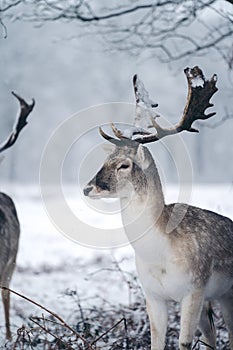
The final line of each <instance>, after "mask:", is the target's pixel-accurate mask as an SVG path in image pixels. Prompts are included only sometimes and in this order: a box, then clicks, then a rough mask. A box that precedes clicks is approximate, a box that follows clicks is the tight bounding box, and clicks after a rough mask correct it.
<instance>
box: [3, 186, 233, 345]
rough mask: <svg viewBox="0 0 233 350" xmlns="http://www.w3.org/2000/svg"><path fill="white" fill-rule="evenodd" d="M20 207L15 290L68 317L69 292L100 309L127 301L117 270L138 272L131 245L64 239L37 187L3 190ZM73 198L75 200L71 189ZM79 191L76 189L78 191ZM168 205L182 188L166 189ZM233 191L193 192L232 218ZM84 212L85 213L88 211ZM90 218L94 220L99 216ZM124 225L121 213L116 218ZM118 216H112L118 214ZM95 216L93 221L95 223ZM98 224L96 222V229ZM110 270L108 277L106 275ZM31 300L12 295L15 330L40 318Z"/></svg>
mask: <svg viewBox="0 0 233 350" xmlns="http://www.w3.org/2000/svg"><path fill="white" fill-rule="evenodd" d="M2 187H3V188H4V189H6V193H8V194H10V195H11V196H12V197H13V198H14V200H15V203H16V206H17V211H18V215H19V218H20V222H21V238H20V247H19V253H18V258H17V268H16V271H15V273H14V276H13V279H12V284H11V288H12V289H14V290H16V291H18V292H20V293H22V294H24V295H26V296H28V297H30V298H32V299H34V300H35V301H37V302H39V303H41V304H43V305H44V306H45V307H48V308H49V309H51V310H53V311H55V312H56V313H58V314H59V315H61V316H62V317H64V318H65V319H69V317H70V315H71V314H72V313H73V312H74V309H75V306H74V300H72V298H70V297H67V291H69V290H75V291H77V293H78V296H79V298H80V300H82V301H83V303H84V304H85V303H93V302H95V303H96V305H98V298H99V297H100V296H101V298H103V299H105V300H108V301H109V302H111V303H115V304H117V303H122V304H124V303H128V302H129V289H128V285H127V283H122V279H123V277H122V272H121V271H120V270H119V269H116V264H115V262H114V261H118V262H119V265H120V267H121V269H122V271H128V272H132V271H133V272H134V271H135V266H134V258H133V251H132V248H131V247H130V246H129V245H126V246H125V247H122V248H118V249H105V250H103V249H91V248H87V247H84V246H81V245H79V244H77V243H74V242H73V241H71V240H69V239H67V238H66V237H64V236H63V235H62V234H61V233H60V232H58V231H57V229H56V227H55V226H53V224H52V223H51V221H50V219H49V217H48V215H47V214H46V212H45V209H44V206H43V203H42V200H41V197H40V192H39V190H38V188H35V187H25V188H21V187H19V186H11V187H9V188H7V186H6V187H5V186H2ZM67 193H69V198H68V200H69V201H70V202H71V203H72V202H74V201H75V198H76V197H75V198H74V195H72V191H68V192H67ZM73 193H75V191H73ZM165 193H166V199H167V202H168V203H170V202H174V201H176V200H177V198H178V189H177V188H176V187H175V186H168V187H167V188H166V190H165ZM232 194H233V188H232V186H230V185H199V186H195V187H194V188H193V191H192V199H191V203H190V204H193V205H197V206H200V207H202V208H206V209H210V210H214V211H217V212H219V213H221V214H223V215H226V216H229V217H230V218H233V203H232ZM76 200H77V201H78V203H77V208H79V207H80V208H81V207H82V205H83V198H82V197H80V198H79V199H76ZM84 211H85V210H84ZM88 215H89V221H90V220H93V221H95V220H96V218H97V217H98V213H95V215H94V216H91V215H90V213H89V214H88ZM114 215H115V218H114V221H115V223H117V224H118V225H119V226H120V225H121V219H120V216H119V213H116V214H114ZM114 215H113V216H114ZM90 218H92V219H90ZM111 220H112V217H111V216H109V215H104V214H103V213H102V214H101V216H100V218H99V224H100V223H101V222H102V224H103V225H106V221H107V222H108V224H109V222H111ZM94 225H95V222H93V226H94ZM106 272H107V273H106ZM41 313H42V311H41V310H39V309H36V308H35V307H34V306H32V305H31V304H29V303H28V302H26V301H24V300H22V299H20V298H18V297H16V296H14V295H13V296H12V306H11V320H12V330H13V332H16V330H17V328H18V327H20V326H21V325H22V323H23V322H25V319H27V318H28V317H29V316H30V315H32V314H33V315H35V314H37V315H41ZM3 335H4V319H3V313H2V312H1V313H0V342H1V340H2V341H3V339H4V338H1V337H3Z"/></svg>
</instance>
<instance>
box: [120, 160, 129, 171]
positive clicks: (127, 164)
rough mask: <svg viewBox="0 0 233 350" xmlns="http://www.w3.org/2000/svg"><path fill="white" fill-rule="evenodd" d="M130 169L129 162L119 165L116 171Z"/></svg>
mask: <svg viewBox="0 0 233 350" xmlns="http://www.w3.org/2000/svg"><path fill="white" fill-rule="evenodd" d="M129 167H130V163H129V162H125V163H121V164H120V165H119V166H118V168H117V170H123V169H128V168H129Z"/></svg>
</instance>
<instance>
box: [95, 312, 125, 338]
mask: <svg viewBox="0 0 233 350" xmlns="http://www.w3.org/2000/svg"><path fill="white" fill-rule="evenodd" d="M123 321H125V318H124V317H123V318H122V319H121V320H120V321H118V322H117V323H115V324H114V325H113V326H112V327H111V328H109V329H108V330H107V331H106V332H104V333H103V334H101V335H100V336H99V337H98V338H97V339H95V340H94V341H93V342H92V343H91V345H94V344H95V343H97V342H98V341H99V340H100V339H102V338H103V337H104V336H105V335H107V334H108V333H109V332H111V331H112V330H113V329H114V328H116V327H117V326H118V325H119V324H120V323H121V322H123Z"/></svg>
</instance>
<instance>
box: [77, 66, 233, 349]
mask: <svg viewBox="0 0 233 350" xmlns="http://www.w3.org/2000/svg"><path fill="white" fill-rule="evenodd" d="M184 73H185V75H186V78H187V83H188V96H187V102H186V105H185V108H184V111H183V115H182V117H181V119H180V121H179V122H178V123H177V124H176V125H173V126H171V127H163V126H161V125H160V124H159V123H158V122H157V116H158V115H152V114H153V113H152V112H153V108H154V107H155V106H157V104H154V103H152V101H151V100H150V99H149V97H148V94H147V91H146V90H143V86H144V85H143V83H142V82H141V81H140V80H139V78H138V76H137V75H135V76H134V78H133V84H134V91H135V97H136V117H135V120H136V122H135V124H134V126H132V127H130V128H128V129H126V130H120V128H119V127H117V126H116V125H115V124H113V123H112V124H111V128H112V132H113V134H114V136H111V135H109V134H107V133H106V132H105V131H104V130H103V128H102V127H100V128H99V132H100V135H101V136H102V137H103V138H104V139H105V140H107V141H108V142H110V143H111V144H113V146H112V147H113V149H112V151H111V152H110V154H109V155H108V157H107V159H106V160H105V162H104V164H103V166H102V167H101V169H100V170H99V171H98V172H97V173H96V175H95V176H94V177H93V178H92V179H91V180H90V181H89V183H88V184H87V185H86V186H85V187H84V189H83V193H84V195H85V196H88V197H89V198H91V199H102V198H119V200H120V205H121V217H122V222H123V227H124V230H125V233H126V235H127V237H128V240H129V242H130V244H131V245H132V247H133V249H134V252H135V262H136V269H137V273H138V277H139V280H140V282H141V284H142V287H143V290H144V294H145V299H146V306H147V312H148V316H149V321H150V332H151V350H162V349H164V347H165V339H166V331H167V322H168V302H169V301H170V300H173V301H176V302H179V303H180V311H181V318H180V334H179V349H180V350H187V349H191V348H192V342H193V339H194V336H195V332H196V331H197V329H199V331H201V333H202V340H203V342H205V344H206V347H207V348H209V347H212V348H215V346H216V334H215V328H214V325H213V314H211V310H212V309H211V303H212V302H213V301H214V300H217V301H218V302H219V304H220V307H221V311H222V314H223V317H224V321H225V324H226V327H227V330H228V334H229V342H230V348H231V350H233V221H232V220H231V219H230V218H227V217H225V216H223V215H220V214H218V213H215V212H213V211H210V210H206V209H201V208H199V207H194V206H192V205H189V204H183V203H174V204H166V203H165V199H164V194H163V189H162V184H161V181H160V176H159V172H158V170H157V166H156V164H155V161H154V159H153V156H152V154H151V152H150V151H149V149H148V148H147V147H146V146H145V144H147V143H151V142H157V141H159V140H161V139H162V138H164V137H167V136H169V135H177V134H179V133H180V132H182V131H188V132H192V133H195V132H199V131H198V130H197V129H196V128H194V127H193V123H194V122H195V121H196V120H203V121H204V120H207V119H209V118H211V117H213V116H214V115H215V114H216V113H215V112H211V113H208V114H206V109H207V108H209V107H212V106H213V104H212V103H210V99H211V97H212V96H213V95H214V94H215V93H216V92H217V90H218V88H217V87H216V82H217V76H216V74H214V75H213V76H212V78H211V79H209V80H207V79H206V78H205V76H204V74H203V72H202V70H201V69H200V68H199V67H198V66H195V67H193V68H186V69H185V70H184ZM143 109H144V111H143ZM145 118H147V119H148V120H147V121H146V123H145ZM140 120H141V124H140ZM142 121H143V122H144V125H145V124H146V125H147V126H148V127H147V128H145V127H141V126H140V125H142ZM148 123H149V124H148ZM151 128H153V129H152V130H153V131H151ZM174 137H175V136H174ZM211 316H212V317H211Z"/></svg>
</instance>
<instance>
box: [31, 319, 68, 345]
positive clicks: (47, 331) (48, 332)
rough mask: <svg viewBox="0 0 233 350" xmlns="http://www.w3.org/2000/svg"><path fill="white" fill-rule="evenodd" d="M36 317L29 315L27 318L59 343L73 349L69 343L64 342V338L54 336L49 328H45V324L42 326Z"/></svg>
mask: <svg viewBox="0 0 233 350" xmlns="http://www.w3.org/2000/svg"><path fill="white" fill-rule="evenodd" d="M35 319H36V317H30V318H29V320H31V321H32V322H34V323H35V324H36V325H37V326H38V327H40V328H41V329H42V330H43V331H45V332H46V333H47V334H50V335H51V336H52V337H54V338H55V339H56V340H58V342H59V343H62V344H64V345H65V347H66V348H67V349H69V350H74V348H73V347H72V346H70V345H69V344H67V342H65V341H64V340H62V339H61V338H60V337H58V336H56V335H55V334H53V333H52V332H51V331H50V330H49V329H47V328H46V327H45V326H42V325H41V324H40V323H39V322H37V321H36V320H35Z"/></svg>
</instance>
